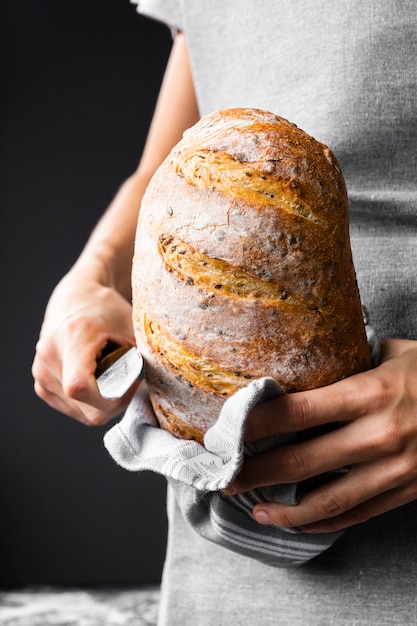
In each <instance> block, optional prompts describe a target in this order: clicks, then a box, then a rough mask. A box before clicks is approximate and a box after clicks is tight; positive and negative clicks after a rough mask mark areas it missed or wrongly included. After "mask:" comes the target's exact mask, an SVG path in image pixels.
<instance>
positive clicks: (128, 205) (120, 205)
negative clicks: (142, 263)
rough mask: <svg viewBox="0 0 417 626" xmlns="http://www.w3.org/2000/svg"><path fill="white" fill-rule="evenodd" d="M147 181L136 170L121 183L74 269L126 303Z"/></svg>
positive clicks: (143, 174)
mask: <svg viewBox="0 0 417 626" xmlns="http://www.w3.org/2000/svg"><path fill="white" fill-rule="evenodd" d="M148 180H149V175H147V174H145V173H142V172H140V170H138V171H137V172H136V173H134V174H133V175H132V176H130V177H129V178H128V179H127V180H126V181H125V182H124V183H123V185H122V186H121V188H120V189H119V191H118V192H117V194H116V196H115V198H114V200H113V202H112V203H111V205H110V206H109V208H108V209H107V211H106V213H105V214H104V215H103V217H102V218H101V219H100V221H99V222H98V224H97V226H96V228H95V229H94V231H93V232H92V234H91V236H90V238H89V240H88V242H87V244H86V246H85V248H84V250H83V252H82V253H81V255H80V257H79V259H78V261H77V262H76V264H75V266H74V268H73V270H74V271H82V272H84V273H87V274H89V275H91V276H92V277H94V278H95V279H96V280H97V281H98V282H99V283H101V284H103V285H106V286H108V287H112V288H113V289H115V290H116V291H118V292H119V293H120V294H122V295H123V296H124V297H125V298H127V299H128V300H129V299H130V274H131V264H132V255H133V245H134V238H135V231H136V223H137V219H138V214H139V208H140V203H141V200H142V196H143V194H144V192H145V189H146V186H147V183H148Z"/></svg>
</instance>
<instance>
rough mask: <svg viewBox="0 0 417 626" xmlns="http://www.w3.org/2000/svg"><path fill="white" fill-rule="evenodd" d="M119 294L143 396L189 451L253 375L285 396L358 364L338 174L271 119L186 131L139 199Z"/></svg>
mask: <svg viewBox="0 0 417 626" xmlns="http://www.w3.org/2000/svg"><path fill="white" fill-rule="evenodd" d="M132 286H133V307H134V325H135V333H136V340H137V343H138V347H139V349H140V351H141V352H142V354H143V356H144V359H145V371H146V375H147V378H148V383H149V386H150V389H151V400H152V402H153V406H154V409H155V412H156V415H157V417H158V419H160V421H161V424H162V425H163V426H164V427H166V428H168V429H170V430H171V431H172V432H174V433H175V434H176V435H177V436H183V437H186V438H189V437H191V438H196V439H198V440H200V441H201V440H202V436H203V434H204V432H205V430H206V429H207V428H208V427H209V426H210V425H211V424H213V423H214V421H215V419H216V417H217V415H218V412H219V410H220V408H221V406H222V403H223V402H224V400H225V398H226V397H228V396H229V395H231V394H232V393H233V392H234V391H235V390H237V389H238V388H240V387H241V386H242V385H244V384H247V382H248V381H249V380H251V379H252V378H255V377H260V376H272V377H274V378H275V379H276V380H277V381H278V382H279V384H280V385H281V386H282V387H283V389H284V390H286V391H289V392H292V391H297V390H303V389H311V388H314V387H319V386H323V385H327V384H330V383H332V382H335V381H337V380H339V379H341V378H343V377H346V376H350V375H352V374H354V373H356V372H359V371H362V370H364V369H367V368H368V367H369V366H370V358H369V350H368V346H367V341H366V335H365V330H364V325H363V321H362V313H361V304H360V298H359V293H358V289H357V286H356V278H355V271H354V267H353V262H352V255H351V249H350V241H349V222H348V201H347V194H346V188H345V184H344V180H343V176H342V174H341V171H340V167H339V165H338V163H337V161H336V159H335V157H334V156H333V154H332V153H331V151H330V150H329V148H327V147H326V146H324V145H323V144H320V143H319V142H317V141H315V140H314V139H313V138H312V137H310V136H308V135H307V134H306V133H304V132H303V131H301V130H300V129H298V128H297V127H295V126H294V125H292V124H290V123H289V122H287V121H286V120H283V119H282V118H280V117H278V116H275V115H273V114H271V113H267V112H264V111H259V110H254V109H231V110H226V111H219V112H216V113H214V114H212V115H209V116H206V117H205V118H203V119H202V120H201V121H200V122H199V123H198V124H196V125H195V126H194V127H193V128H191V129H190V130H188V131H187V132H186V133H185V135H184V138H183V139H182V141H181V142H179V144H178V145H177V146H176V147H175V148H174V149H173V151H172V152H171V154H170V155H169V156H168V158H167V159H166V160H165V162H164V163H163V164H162V166H161V167H160V168H159V170H158V172H157V173H156V174H155V176H154V177H153V179H152V181H151V183H150V185H149V187H148V190H147V192H146V194H145V197H144V199H143V203H142V208H141V213H140V219H139V223H138V231H137V238H136V247H135V257H134V263H133V275H132Z"/></svg>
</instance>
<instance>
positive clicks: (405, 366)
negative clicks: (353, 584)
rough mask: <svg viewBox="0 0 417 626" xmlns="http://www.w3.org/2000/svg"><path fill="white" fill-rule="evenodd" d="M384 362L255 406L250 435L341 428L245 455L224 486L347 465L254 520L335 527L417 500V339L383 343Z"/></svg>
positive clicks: (292, 478)
mask: <svg viewBox="0 0 417 626" xmlns="http://www.w3.org/2000/svg"><path fill="white" fill-rule="evenodd" d="M381 347H382V353H381V362H380V365H379V366H378V367H376V368H375V369H373V370H370V371H368V372H364V373H361V374H357V375H355V376H352V377H350V378H347V379H345V380H343V381H340V382H337V383H334V384H332V385H329V386H328V387H323V388H320V389H314V390H311V391H306V392H299V393H294V394H289V395H286V396H281V397H279V398H275V399H272V400H269V401H267V402H265V403H263V404H260V405H258V406H257V407H256V408H255V409H254V410H253V411H252V413H251V415H250V416H249V419H248V423H247V429H246V440H247V441H255V440H257V439H260V438H263V437H266V436H269V435H272V434H278V433H288V432H296V431H304V432H307V429H309V428H315V427H317V426H320V425H323V424H330V423H339V425H340V426H339V428H337V429H335V430H332V431H330V432H327V433H326V434H322V435H318V436H314V437H313V438H310V439H307V440H304V441H302V442H299V443H297V444H293V445H287V446H285V447H282V448H277V449H274V450H272V451H270V452H267V453H264V454H261V455H258V456H255V457H252V458H250V459H247V460H246V461H245V463H244V465H243V468H242V471H241V472H240V474H239V475H238V477H237V478H236V480H235V481H234V482H233V484H232V485H231V486H230V487H229V488H227V489H225V490H224V491H225V493H227V494H229V495H233V494H235V493H242V492H244V491H248V490H250V489H254V488H256V487H261V486H266V485H274V484H280V483H281V484H283V483H293V482H300V481H304V480H307V479H309V478H312V477H315V476H319V475H320V474H323V473H324V472H329V471H331V470H336V469H338V468H340V467H344V466H347V467H349V468H350V470H349V472H348V473H346V474H343V475H341V476H339V477H337V478H335V479H333V480H331V481H330V482H328V483H326V484H324V485H322V486H320V487H317V488H314V489H313V490H312V491H310V492H309V493H307V494H306V495H304V496H303V498H302V499H301V501H300V502H299V504H297V505H296V506H288V505H284V504H276V503H262V504H258V505H256V506H255V507H254V510H253V513H254V516H255V519H257V521H258V522H260V523H263V524H275V525H277V526H281V527H284V528H287V527H288V528H290V527H299V528H301V529H302V530H304V531H305V532H310V533H318V532H332V531H337V530H341V529H344V528H347V527H348V526H352V525H354V524H358V523H360V522H364V521H366V520H368V519H370V518H372V517H374V516H376V515H380V514H382V513H385V512H387V511H389V510H391V509H394V508H396V507H399V506H402V505H404V504H407V503H409V502H411V501H413V500H416V499H417V341H408V340H402V339H389V340H385V341H384V342H383V343H382V346H381Z"/></svg>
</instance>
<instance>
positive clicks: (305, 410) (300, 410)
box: [287, 392, 316, 431]
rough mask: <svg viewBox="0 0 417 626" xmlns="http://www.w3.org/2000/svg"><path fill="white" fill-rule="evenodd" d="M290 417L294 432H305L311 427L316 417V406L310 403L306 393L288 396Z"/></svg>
mask: <svg viewBox="0 0 417 626" xmlns="http://www.w3.org/2000/svg"><path fill="white" fill-rule="evenodd" d="M287 398H288V415H289V419H290V423H291V424H292V426H293V427H294V430H296V431H298V430H304V428H306V427H309V426H310V425H311V422H312V420H314V417H315V413H316V410H315V405H314V404H313V403H312V402H311V401H310V399H309V396H308V395H305V394H304V393H302V392H300V393H294V394H291V395H288V396H287Z"/></svg>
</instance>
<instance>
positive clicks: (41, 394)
mask: <svg viewBox="0 0 417 626" xmlns="http://www.w3.org/2000/svg"><path fill="white" fill-rule="evenodd" d="M33 388H34V390H35V393H36V395H37V396H38V398H40V399H41V400H43V401H44V402H46V401H47V400H48V399H49V397H50V393H49V391H48V390H47V389H45V387H43V386H42V385H41V384H40V383H39V382H38V381H35V384H34V386H33Z"/></svg>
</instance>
